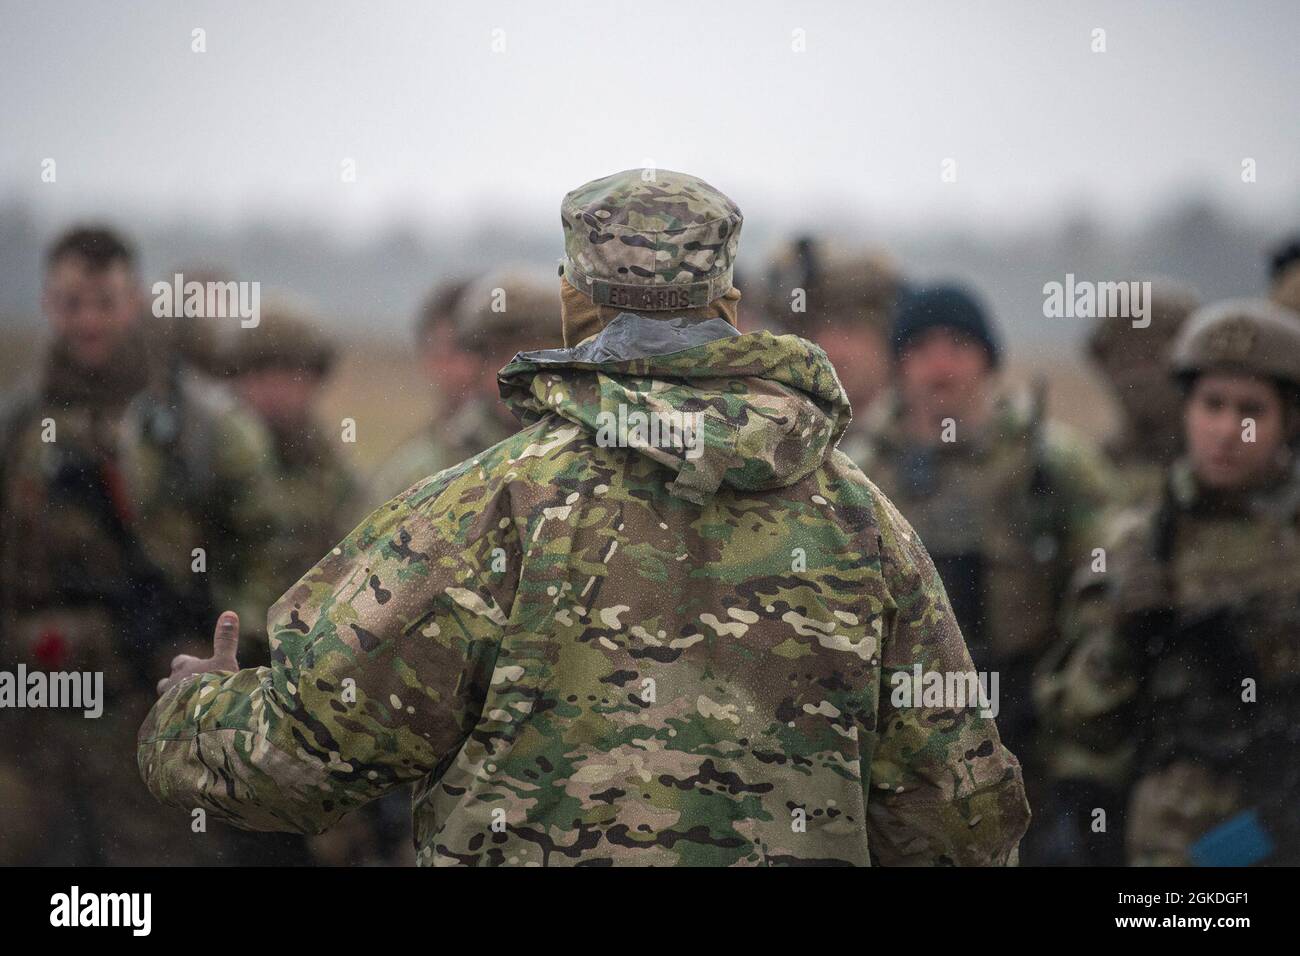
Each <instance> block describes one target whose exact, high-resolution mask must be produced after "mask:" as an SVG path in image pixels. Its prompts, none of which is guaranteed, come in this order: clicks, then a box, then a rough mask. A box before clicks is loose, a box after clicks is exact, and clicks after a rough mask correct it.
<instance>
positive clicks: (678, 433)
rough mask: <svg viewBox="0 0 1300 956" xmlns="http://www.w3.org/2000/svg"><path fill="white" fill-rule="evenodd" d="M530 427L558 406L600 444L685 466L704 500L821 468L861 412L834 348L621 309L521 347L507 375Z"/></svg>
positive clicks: (681, 492)
mask: <svg viewBox="0 0 1300 956" xmlns="http://www.w3.org/2000/svg"><path fill="white" fill-rule="evenodd" d="M497 384H498V387H499V389H500V392H501V397H502V399H504V400H505V402H506V404H507V405H508V406H509V407H510V409H511V411H512V412H513V413H514V414H515V417H516V418H518V419H519V420H520V421H522V422H524V423H525V424H531V423H533V422H535V421H538V420H539V419H541V418H542V417H544V416H545V415H547V414H556V415H559V416H561V417H563V418H565V419H567V420H568V421H570V422H573V423H575V424H577V425H579V426H581V427H582V428H584V429H585V430H586V431H588V432H589V433H591V434H592V435H593V436H594V440H595V441H596V443H597V444H598V445H602V446H618V447H628V448H632V449H635V450H636V451H637V452H638V453H640V454H642V455H645V456H646V457H648V458H651V459H653V460H654V461H656V462H659V463H660V464H662V465H666V466H667V467H669V468H672V469H673V470H674V471H676V472H677V477H676V479H675V480H673V481H672V482H670V483H669V484H668V490H669V492H670V493H671V494H673V495H674V496H676V497H679V498H685V499H687V500H689V501H693V502H695V503H697V504H703V502H704V500H705V499H706V498H707V497H709V496H710V495H712V494H713V493H714V492H716V491H717V490H718V488H719V486H721V485H723V484H727V485H730V486H731V487H733V488H737V489H741V490H745V491H760V490H764V489H769V488H780V487H784V486H786V485H789V484H793V483H794V482H796V481H799V480H800V479H801V478H803V477H805V476H806V475H808V474H809V473H810V472H812V471H813V470H814V469H816V468H817V467H818V466H819V465H820V464H821V463H822V461H823V460H824V459H825V457H826V455H827V454H828V452H829V450H830V449H831V448H832V447H834V445H835V443H836V442H838V441H839V439H840V436H841V435H842V434H843V433H844V429H845V428H846V427H847V425H848V423H849V419H850V412H849V402H848V397H847V396H846V395H845V393H844V388H843V387H842V386H841V385H840V381H839V378H838V376H836V374H835V369H834V368H833V367H832V366H831V363H830V361H829V360H828V359H827V358H826V353H825V352H823V351H822V350H821V349H820V348H818V347H817V346H816V345H813V344H812V343H811V342H808V341H806V340H805V339H801V338H799V337H798V336H795V335H772V334H771V333H769V332H751V333H748V334H744V335H742V334H740V333H739V332H737V331H736V329H735V328H734V327H732V326H731V325H730V324H729V323H727V322H726V321H724V320H722V319H708V320H706V321H698V320H690V319H686V318H674V319H651V318H647V317H645V316H641V315H637V314H635V313H631V312H623V313H620V314H619V315H617V316H616V317H615V318H614V319H613V320H612V321H610V323H609V324H608V325H607V326H605V328H604V329H603V330H602V331H601V332H600V333H599V334H597V335H594V336H592V337H591V338H588V339H586V340H584V341H583V342H581V343H579V344H578V345H576V346H575V347H573V348H569V349H546V350H542V351H537V352H521V353H519V354H518V355H516V356H515V357H514V359H513V360H512V361H511V362H510V364H509V365H507V366H506V367H505V368H503V369H502V370H501V371H500V372H499V373H498V375H497Z"/></svg>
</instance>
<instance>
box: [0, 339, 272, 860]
mask: <svg viewBox="0 0 1300 956" xmlns="http://www.w3.org/2000/svg"><path fill="white" fill-rule="evenodd" d="M145 338H146V337H145V335H144V333H143V331H139V332H137V333H135V337H134V338H133V339H132V340H130V341H129V342H128V343H126V344H125V345H124V346H123V347H122V349H121V350H120V353H119V354H118V355H117V356H116V357H115V358H114V360H113V361H112V363H111V364H110V366H109V368H110V369H111V371H110V372H108V373H106V374H103V375H97V376H92V375H89V374H87V373H85V372H84V371H82V370H80V369H79V368H77V367H76V366H75V365H73V364H72V362H71V360H70V359H69V358H67V356H66V353H65V351H64V350H63V349H62V348H61V347H60V346H59V345H58V344H56V345H55V346H54V348H53V349H52V350H51V352H50V353H49V356H48V358H47V365H46V368H45V370H44V373H43V375H42V376H41V378H40V381H39V382H37V383H35V384H33V385H32V386H31V387H30V388H26V389H23V390H22V391H21V392H20V393H19V394H17V395H15V396H13V397H12V398H11V400H10V403H9V406H8V410H7V412H6V413H5V414H4V415H3V416H0V418H2V420H0V433H2V437H3V447H4V449H5V456H4V460H3V462H0V502H2V504H0V669H2V670H7V671H10V672H12V671H14V670H15V669H16V667H17V666H18V665H19V664H22V665H25V666H26V667H27V668H28V670H29V671H35V670H40V671H102V672H103V674H104V695H105V706H104V713H103V716H101V717H99V718H97V719H87V718H84V717H83V716H82V714H81V712H80V711H66V710H53V709H50V710H23V711H14V710H8V709H6V710H3V711H0V719H2V720H3V721H4V724H3V727H2V728H0V756H2V757H3V762H4V763H5V764H6V765H7V766H8V767H9V768H10V770H11V771H12V772H15V773H18V774H19V775H21V776H23V777H25V778H26V780H27V782H28V783H30V784H33V785H35V786H36V787H37V788H38V790H37V792H39V801H38V802H34V803H31V804H29V805H28V806H26V807H25V808H23V809H21V810H20V809H16V808H13V807H9V808H7V809H6V811H5V812H3V813H0V858H2V859H4V861H5V862H26V863H33V862H41V863H65V864H88V863H105V864H148V863H163V862H173V863H186V862H190V863H197V862H216V861H223V860H225V861H231V860H233V859H244V858H243V857H239V856H237V855H232V853H233V851H232V842H231V840H229V839H226V838H225V837H223V836H222V835H219V834H216V833H212V832H209V833H206V834H194V833H192V832H191V820H190V817H189V815H188V814H187V813H179V812H178V813H176V814H174V815H173V814H167V815H165V816H164V815H159V814H158V813H156V812H155V809H154V808H153V807H152V805H151V801H150V800H149V795H148V793H147V791H145V790H144V788H142V787H141V786H140V785H139V780H138V779H137V778H136V777H135V775H134V774H132V773H130V772H129V771H130V767H129V765H127V764H124V761H125V760H126V759H127V756H128V755H129V753H130V747H131V741H132V737H133V735H134V728H136V727H137V726H138V723H139V721H140V720H141V719H142V718H143V716H144V715H145V714H146V713H147V712H148V710H149V708H150V706H151V705H152V703H153V700H154V697H155V694H154V689H153V685H154V681H155V680H156V679H157V675H158V673H160V672H162V671H164V670H165V669H166V667H167V662H168V661H169V660H170V659H171V657H172V656H173V655H175V654H176V653H178V652H179V651H182V650H186V651H193V650H197V649H198V648H199V647H201V644H198V645H197V646H196V644H192V643H190V642H201V641H202V640H203V639H204V638H205V637H206V635H207V634H209V633H210V632H211V628H212V622H213V621H214V620H215V617H216V611H215V610H214V608H216V607H218V606H230V607H235V608H242V609H244V611H245V613H247V614H248V615H249V617H248V620H249V621H250V624H252V627H251V629H250V634H252V635H256V634H257V631H258V628H257V626H256V623H255V621H256V618H255V617H254V616H253V612H252V608H254V607H256V606H258V605H261V604H264V603H265V602H266V601H267V600H268V595H270V596H273V594H274V591H275V590H278V588H275V587H274V585H273V584H272V583H271V576H270V572H269V569H268V568H267V567H266V564H265V560H264V557H263V555H262V553H261V552H260V551H259V550H258V549H257V547H256V544H257V541H258V538H259V536H260V535H262V534H264V532H265V529H266V528H267V527H268V526H269V524H270V523H271V521H272V514H271V513H270V512H269V510H268V505H267V500H268V499H267V495H266V493H265V492H266V488H267V485H266V483H265V481H264V479H263V477H262V472H261V467H262V463H263V460H264V458H265V455H266V451H267V446H266V436H265V434H264V433H263V431H262V430H261V429H260V428H259V427H258V425H257V424H256V423H255V422H254V421H253V420H251V419H249V418H248V417H246V416H245V415H243V414H242V413H240V412H239V411H238V410H237V408H236V406H235V405H234V403H233V400H232V399H231V398H230V397H229V396H228V395H227V394H226V393H225V392H223V391H222V390H220V389H218V388H216V387H215V386H213V385H211V384H208V383H205V382H203V381H201V380H200V379H198V378H197V377H196V376H194V375H193V374H192V373H190V372H189V371H188V370H186V369H184V368H183V367H179V366H175V365H173V364H171V363H170V362H169V361H168V359H167V358H165V357H162V356H159V355H158V354H157V352H156V350H155V348H154V346H155V345H156V340H155V339H149V340H148V341H146V340H145ZM47 420H49V421H48V422H47ZM50 423H52V427H53V429H54V430H53V434H52V435H51V434H50V432H49V431H48V429H47V424H50ZM47 437H53V439H54V440H53V441H46V440H44V439H45V438H47ZM194 548H203V549H204V551H205V553H206V566H207V570H206V573H205V574H201V573H194V572H193V571H192V570H191V569H192V563H193V562H194V560H195V558H194V557H193V556H192V549H194ZM0 775H2V774H0ZM227 833H230V831H227ZM239 836H240V839H239V841H238V842H243V840H244V838H243V837H242V835H239ZM21 843H26V844H28V845H27V846H26V847H25V848H24V847H22V846H20V844H21Z"/></svg>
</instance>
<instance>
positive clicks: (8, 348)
mask: <svg viewBox="0 0 1300 956" xmlns="http://www.w3.org/2000/svg"><path fill="white" fill-rule="evenodd" d="M41 341H42V340H41V338H40V337H39V336H38V335H36V334H34V333H32V332H30V331H26V330H22V329H3V330H0V391H7V390H8V389H9V388H11V387H13V385H14V384H15V383H16V382H18V381H21V380H22V379H23V378H24V377H25V376H26V375H27V374H29V373H34V372H35V371H36V369H37V367H38V360H39V350H40V347H41ZM1040 374H1041V375H1044V376H1046V378H1047V382H1048V396H1049V398H1048V409H1049V412H1050V414H1051V415H1052V416H1053V417H1055V418H1057V419H1059V420H1061V421H1063V422H1066V423H1067V424H1069V425H1071V426H1073V427H1075V428H1077V429H1079V430H1080V431H1082V432H1083V433H1084V434H1086V435H1090V436H1092V437H1093V438H1100V437H1102V436H1104V435H1105V434H1106V433H1107V431H1108V430H1109V429H1110V428H1111V427H1112V422H1113V421H1114V420H1115V411H1114V406H1113V403H1112V402H1111V400H1110V398H1109V396H1108V395H1107V394H1106V392H1105V390H1104V389H1103V388H1102V386H1101V384H1100V382H1099V380H1098V379H1097V377H1096V375H1095V374H1094V373H1093V372H1092V370H1091V369H1090V368H1088V367H1086V366H1085V365H1084V364H1083V363H1082V360H1081V359H1077V360H1076V359H1073V358H1071V357H1069V356H1062V355H1059V354H1043V355H1041V356H1039V355H1024V356H1021V357H1019V358H1013V359H1012V361H1011V362H1010V363H1009V367H1008V369H1007V372H1006V380H1007V384H1008V385H1009V386H1013V387H1014V386H1017V385H1023V384H1025V383H1028V382H1030V381H1032V380H1033V378H1034V377H1035V376H1036V375H1040ZM436 409H437V396H436V393H435V392H434V390H433V388H432V387H431V386H430V385H429V384H428V383H427V382H425V381H424V378H423V375H422V372H421V369H420V366H419V363H418V361H417V360H416V357H415V354H414V353H413V352H412V351H411V349H409V348H405V349H403V348H388V347H383V346H377V345H375V344H374V343H373V342H367V341H354V342H348V343H346V344H345V345H344V347H343V349H342V350H341V356H340V362H339V366H338V370H337V372H336V373H335V375H334V377H333V379H332V380H331V382H330V383H329V387H328V389H327V392H326V394H325V397H324V401H323V403H322V408H321V415H322V419H323V420H324V421H327V422H331V423H334V424H336V425H338V424H341V422H342V420H343V419H344V418H352V419H354V420H355V421H356V423H357V428H356V435H357V441H356V445H355V446H352V448H351V454H352V456H353V464H354V465H355V466H356V467H357V468H358V469H360V470H361V471H362V472H363V473H366V472H369V471H370V470H372V469H373V468H375V467H377V466H378V465H379V464H380V463H381V462H383V461H384V459H385V458H386V457H387V456H388V455H389V454H391V453H392V451H393V450H394V449H395V448H396V447H397V446H398V445H399V444H401V443H402V442H403V441H404V440H405V439H406V438H407V437H408V436H410V435H411V434H412V433H414V432H415V431H417V430H418V429H419V428H420V427H421V426H422V425H424V424H425V423H426V422H428V421H429V420H430V418H431V416H433V415H434V414H435V413H436Z"/></svg>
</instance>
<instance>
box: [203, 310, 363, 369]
mask: <svg viewBox="0 0 1300 956" xmlns="http://www.w3.org/2000/svg"><path fill="white" fill-rule="evenodd" d="M222 351H223V357H224V361H223V362H222V365H223V368H224V371H225V373H226V374H227V375H231V376H239V375H243V374H245V373H248V372H254V371H258V370H261V369H268V368H278V369H288V370H291V371H299V372H306V373H309V374H312V375H316V376H319V377H321V378H323V377H325V376H326V375H328V374H329V373H330V370H331V369H332V368H333V367H334V361H335V359H336V358H337V355H338V353H337V349H336V347H335V345H334V342H333V340H332V339H331V338H330V337H329V336H328V335H326V334H325V332H324V331H323V330H322V329H321V328H320V324H319V322H318V321H317V319H316V317H315V310H314V309H312V308H311V307H310V306H309V305H307V304H306V303H305V302H303V301H301V300H299V299H297V298H293V297H290V296H288V295H285V294H283V293H280V294H276V295H275V296H271V297H268V300H267V302H266V304H265V305H263V306H262V309H261V316H260V319H259V321H258V324H257V325H256V326H253V327H251V328H242V327H241V328H239V329H238V330H236V331H234V332H232V333H231V334H230V336H229V341H228V342H227V343H226V346H225V348H224V349H223V350H222Z"/></svg>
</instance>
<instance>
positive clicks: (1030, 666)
mask: <svg viewBox="0 0 1300 956" xmlns="http://www.w3.org/2000/svg"><path fill="white" fill-rule="evenodd" d="M1039 405H1040V402H1037V401H1031V400H1030V398H1029V396H1027V395H1025V396H1016V397H1009V396H1008V397H1003V398H1001V399H998V400H997V402H996V404H995V408H994V411H993V414H992V416H991V418H990V420H989V421H988V423H987V424H986V425H985V426H984V427H983V428H982V429H980V430H979V431H978V432H975V433H972V432H971V431H969V430H967V431H962V430H959V431H958V433H957V440H956V441H954V442H952V443H947V444H944V443H940V444H936V445H933V446H924V447H922V446H919V445H917V444H916V443H915V442H914V441H913V440H912V439H911V438H910V437H909V436H908V435H907V434H906V433H905V431H904V428H903V425H902V421H901V418H902V408H901V403H900V401H899V399H898V398H897V396H895V395H890V396H889V397H887V398H886V399H883V400H882V401H881V402H880V403H879V404H878V405H877V406H876V408H875V409H873V411H872V414H871V415H870V416H869V417H870V421H869V422H868V428H869V434H870V435H871V445H870V450H869V452H868V453H867V454H865V455H863V456H862V457H861V458H860V459H859V460H858V463H859V465H860V466H861V467H862V470H863V472H865V473H866V474H867V475H868V476H870V478H871V480H872V481H874V482H876V484H877V485H879V487H880V488H881V490H883V491H884V492H885V494H887V495H889V496H890V498H891V499H892V500H893V501H894V503H895V504H896V505H897V506H898V509H899V510H900V511H901V512H902V513H903V514H905V515H906V516H907V517H908V520H909V521H911V522H912V524H913V526H914V527H915V528H916V529H917V531H918V533H919V534H920V536H921V539H922V540H923V541H925V543H926V546H927V548H928V550H929V552H930V555H931V557H932V558H933V559H934V563H935V565H936V567H937V568H938V570H939V575H940V577H941V578H942V579H943V582H944V586H945V588H946V589H947V593H948V596H949V598H950V599H951V600H952V606H953V610H954V612H955V613H956V616H957V621H958V622H959V623H960V625H961V629H962V633H963V634H964V635H965V636H966V641H967V644H968V646H969V648H970V653H971V657H972V658H974V661H975V664H976V666H977V667H978V668H980V669H981V670H987V671H996V672H997V673H998V674H999V682H1000V694H1001V712H1000V714H999V715H998V727H999V729H1000V730H1001V731H1002V735H1003V738H1004V739H1005V740H1006V742H1007V746H1008V747H1010V748H1011V749H1012V751H1013V752H1014V753H1016V754H1017V756H1019V757H1020V759H1021V761H1022V763H1023V764H1024V766H1025V778H1026V781H1027V784H1028V787H1029V795H1030V799H1031V806H1034V807H1035V812H1036V814H1037V819H1038V820H1040V821H1042V822H1041V825H1040V826H1036V827H1035V828H1034V830H1033V831H1031V834H1030V839H1029V840H1027V841H1026V845H1025V847H1024V850H1025V855H1024V860H1025V862H1026V863H1036V862H1038V860H1036V859H1035V857H1036V855H1037V854H1036V851H1035V843H1034V840H1035V839H1036V838H1037V837H1038V834H1039V833H1041V832H1043V831H1042V829H1041V827H1046V826H1047V825H1048V823H1049V822H1050V821H1049V819H1048V816H1047V814H1046V813H1040V812H1038V811H1039V808H1040V806H1041V807H1042V808H1044V809H1046V808H1047V806H1048V794H1047V792H1046V787H1045V782H1044V780H1043V771H1042V768H1041V763H1040V760H1039V755H1038V753H1037V750H1038V742H1037V730H1036V718H1035V713H1034V706H1033V691H1032V681H1033V677H1032V675H1033V671H1034V668H1035V667H1036V666H1037V664H1038V662H1039V660H1040V658H1041V657H1042V655H1043V653H1044V652H1045V651H1046V650H1047V649H1048V647H1049V646H1051V644H1052V643H1053V641H1054V640H1055V639H1056V635H1057V620H1058V617H1059V614H1060V602H1061V596H1062V595H1063V594H1065V593H1066V591H1067V587H1068V584H1069V581H1070V577H1071V574H1072V573H1073V570H1074V568H1075V567H1076V566H1077V565H1078V564H1079V562H1080V561H1081V560H1082V559H1083V558H1084V557H1085V556H1086V555H1088V554H1089V553H1090V551H1091V549H1092V548H1094V547H1097V546H1099V541H1098V539H1097V535H1098V533H1099V524H1100V520H1101V516H1102V512H1103V509H1104V508H1105V506H1106V496H1107V494H1108V491H1109V487H1110V479H1109V476H1108V472H1107V468H1106V465H1105V463H1104V461H1103V460H1102V458H1101V456H1100V455H1099V454H1098V453H1096V452H1095V451H1094V450H1093V449H1092V448H1091V447H1090V446H1089V445H1088V444H1087V443H1086V442H1084V441H1082V440H1081V439H1080V438H1079V437H1078V436H1077V435H1075V434H1074V433H1073V432H1071V431H1069V430H1067V429H1065V428H1064V427H1062V426H1059V425H1056V424H1054V423H1050V422H1046V421H1043V416H1042V412H1041V409H1040V408H1039V407H1038V406H1039Z"/></svg>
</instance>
